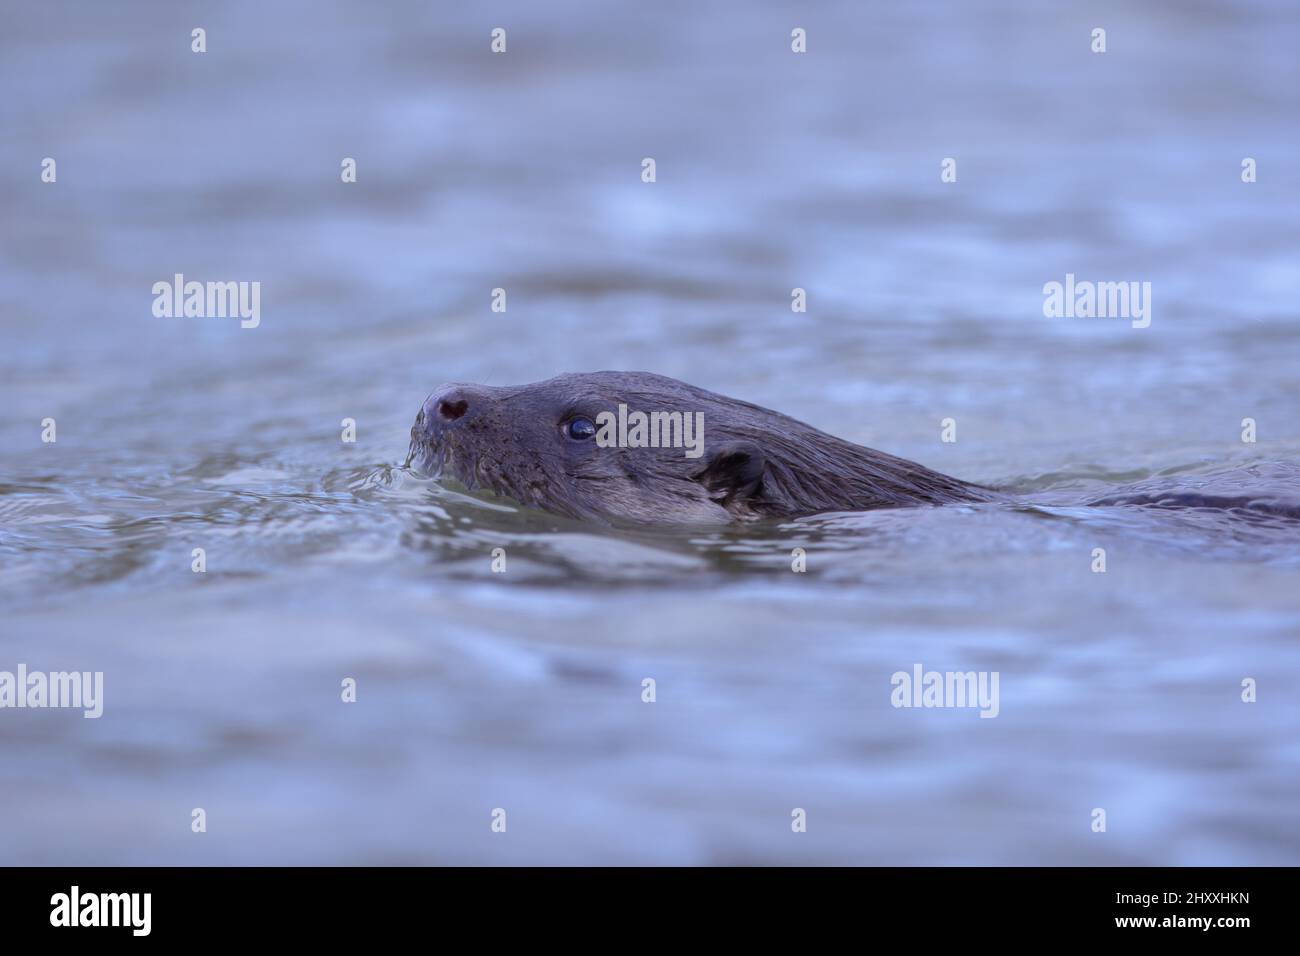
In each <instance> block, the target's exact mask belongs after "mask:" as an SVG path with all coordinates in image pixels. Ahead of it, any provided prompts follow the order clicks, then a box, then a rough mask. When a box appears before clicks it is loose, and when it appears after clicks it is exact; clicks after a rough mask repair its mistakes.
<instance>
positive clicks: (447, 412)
mask: <svg viewBox="0 0 1300 956" xmlns="http://www.w3.org/2000/svg"><path fill="white" fill-rule="evenodd" d="M467 411H469V402H468V401H466V400H465V399H463V398H460V397H458V396H455V395H448V396H443V397H442V398H440V399H438V417H439V418H441V419H442V420H443V421H445V422H454V421H455V420H456V419H458V418H460V417H461V416H462V415H464V414H465V413H466V412H467Z"/></svg>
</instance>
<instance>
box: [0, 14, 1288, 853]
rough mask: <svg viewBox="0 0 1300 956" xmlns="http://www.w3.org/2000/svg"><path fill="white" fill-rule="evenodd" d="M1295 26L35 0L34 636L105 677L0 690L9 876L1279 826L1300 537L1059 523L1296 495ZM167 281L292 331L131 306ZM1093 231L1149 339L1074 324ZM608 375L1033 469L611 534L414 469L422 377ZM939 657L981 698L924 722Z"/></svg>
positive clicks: (21, 360)
mask: <svg viewBox="0 0 1300 956" xmlns="http://www.w3.org/2000/svg"><path fill="white" fill-rule="evenodd" d="M1098 24H1102V25H1104V26H1106V28H1107V29H1108V36H1109V45H1110V50H1109V52H1108V53H1106V54H1105V55H1096V54H1092V53H1090V52H1089V50H1088V42H1087V37H1088V33H1089V31H1090V29H1091V28H1092V27H1093V26H1095V25H1098ZM196 25H202V26H204V27H205V28H206V29H207V31H208V48H209V52H208V53H206V54H203V55H196V54H193V53H191V52H190V51H189V32H190V30H191V29H192V28H193V27H194V26H196ZM498 25H504V26H505V27H507V29H508V31H509V51H508V53H507V54H506V55H505V56H500V57H493V56H492V55H491V54H490V53H489V52H488V32H489V30H490V29H491V28H492V27H493V26H498ZM793 26H803V27H804V28H806V29H807V30H808V35H809V53H808V54H806V55H804V56H796V55H794V54H791V53H790V52H789V46H788V38H789V31H790V29H791V28H792V27H793ZM1298 47H1300V27H1298V26H1297V17H1296V13H1295V10H1294V6H1293V5H1290V4H1286V3H1276V4H1273V3H1245V4H1232V5H1227V4H1200V5H1193V6H1189V5H1187V4H1183V3H1174V2H1167V3H1153V4H1143V5H1141V6H1140V7H1138V8H1135V7H1134V6H1133V5H1131V4H1120V3H1114V4H1101V5H1100V6H1098V5H1095V4H1091V5H1088V7H1087V9H1084V8H1082V7H1077V8H1076V7H1075V6H1074V5H1068V4H1066V5H1058V4H1050V5H1047V4H1038V3H995V4H989V5H981V6H980V8H979V9H978V10H976V9H975V8H971V9H970V10H967V9H966V8H965V7H962V8H961V10H960V11H956V10H955V9H954V8H950V7H946V6H944V7H940V6H939V5H930V4H925V3H921V4H907V5H901V6H894V7H888V6H886V7H880V8H873V9H872V10H871V11H870V13H869V14H868V13H865V12H864V10H863V8H862V7H861V6H860V5H858V4H851V3H847V2H844V3H826V4H820V5H817V6H816V8H815V9H812V10H807V9H803V8H800V9H798V10H796V9H794V8H789V9H787V8H786V7H784V6H783V5H780V4H764V5H754V4H739V3H736V4H720V5H711V6H709V7H708V8H707V9H701V8H700V7H699V6H698V5H690V4H681V5H677V4H659V5H654V6H651V7H637V8H632V7H628V8H626V9H621V10H618V11H615V10H614V9H613V8H609V7H607V6H605V5H598V4H584V3H560V4H547V5H546V7H545V9H542V8H540V7H536V6H535V5H528V4H513V5H511V4H507V5H505V6H500V5H498V7H497V8H495V9H494V10H493V11H491V12H490V13H486V12H482V11H473V10H467V9H461V8H459V7H455V6H453V5H445V4H426V3H415V2H404V3H403V2H398V3H389V4H385V5H383V7H382V8H377V7H371V6H364V5H353V4H319V3H311V4H308V3H305V2H302V3H285V4H275V5H262V4H252V3H245V4H229V5H223V6H221V7H219V8H213V7H207V6H204V7H199V6H187V5H176V4H162V3H143V4H135V5H130V6H128V7H114V8H106V7H103V6H102V5H99V4H93V3H68V4H43V5H36V6H27V7H24V8H22V9H15V10H13V11H11V13H10V16H9V18H8V23H7V26H6V29H5V31H4V32H3V34H2V35H0V90H4V91H5V92H4V93H3V94H0V129H3V133H4V135H3V136H0V209H2V210H3V217H2V225H0V335H2V336H3V343H4V347H3V349H0V383H3V384H2V385H0V388H2V390H3V392H2V394H3V399H4V401H3V405H4V414H3V415H2V416H0V449H3V451H2V452H0V454H2V455H3V462H2V466H0V568H2V574H3V592H2V593H0V669H8V670H12V669H13V668H14V667H15V666H16V665H17V664H18V663H19V662H23V663H26V664H27V665H28V667H29V668H31V669H43V670H59V669H78V670H100V671H103V672H104V675H105V678H104V679H105V698H106V699H105V712H104V716H103V717H102V718H101V719H99V720H83V719H82V718H81V717H80V715H79V714H78V713H75V712H68V711H31V710H23V711H14V710H6V711H2V712H0V754H2V755H3V759H0V860H3V861H5V862H15V863H93V864H111V863H126V864H144V863H160V862H161V863H184V864H197V863H258V864H263V863H265V864H270V863H441V862H447V863H477V862H490V863H506V862H531V863H537V862H542V863H579V862H600V863H629V862H644V863H708V862H753V863H794V862H819V863H869V864H874V863H902V864H938V863H961V864H970V863H998V864H1004V863H1005V864H1011V863H1021V864H1023V863H1034V864H1038V863H1045V864H1063V863H1084V864H1092V863H1110V864H1228V863H1243V864H1295V863H1296V862H1298V861H1300V810H1297V807H1298V806H1300V800H1298V799H1297V798H1300V786H1298V784H1297V771H1298V770H1300V743H1297V741H1300V705H1298V704H1297V701H1296V695H1295V689H1296V687H1297V684H1298V682H1300V643H1298V640H1300V533H1297V530H1296V526H1295V523H1294V522H1288V521H1287V520H1286V519H1283V518H1277V517H1272V518H1270V517H1268V516H1265V515H1260V514H1252V513H1247V512H1240V511H1237V512H1233V511H1225V510H1222V509H1214V510H1196V509H1174V508H1167V509H1159V508H1149V507H1141V506H1137V505H1120V506H1115V507H1109V508H1090V507H1087V506H1086V505H1085V504H1084V502H1086V501H1088V500H1092V499H1095V498H1097V497H1100V496H1104V495H1106V494H1110V493H1113V492H1114V491H1115V490H1116V489H1121V488H1128V487H1131V486H1133V485H1134V484H1138V485H1140V486H1142V487H1156V488H1161V489H1162V488H1188V487H1192V488H1196V487H1205V486H1209V487H1211V488H1213V489H1226V492H1225V493H1230V494H1236V493H1238V492H1240V491H1241V489H1243V488H1246V489H1248V494H1247V497H1248V498H1249V499H1250V500H1251V501H1256V500H1272V501H1292V502H1294V501H1296V500H1297V494H1296V489H1297V480H1296V476H1295V475H1296V473H1295V463H1296V462H1297V460H1298V458H1300V454H1298V453H1300V423H1298V422H1297V417H1296V411H1297V408H1298V407H1300V403H1298V402H1297V386H1296V382H1297V375H1296V372H1297V358H1298V357H1300V324H1298V321H1297V320H1298V318H1300V315H1298V312H1297V302H1300V295H1298V293H1300V271H1298V270H1297V262H1298V261H1300V232H1297V230H1296V222H1297V219H1298V215H1297V214H1298V213H1300V199H1297V197H1298V196H1300V190H1298V188H1297V187H1298V184H1297V180H1296V176H1295V170H1294V166H1295V164H1294V157H1295V156H1296V154H1297V148H1298V147H1300V137H1298V136H1297V128H1296V126H1297V117H1298V116H1300V75H1298V72H1300V69H1298V68H1297V65H1296V60H1295V56H1294V53H1295V50H1296V49H1297V48H1298ZM46 156H50V157H54V158H56V159H57V162H58V182H57V183H55V184H44V183H41V182H40V180H39V166H40V160H41V159H42V158H43V157H46ZM345 156H350V157H354V158H356V159H357V162H358V182H356V183H355V184H350V185H344V184H342V183H341V182H340V181H339V168H340V161H341V159H342V157H345ZM646 156H652V157H654V158H655V159H656V161H657V164H658V181H657V182H656V183H655V184H653V185H647V184H643V183H642V182H641V181H640V170H641V160H642V159H643V158H644V157H646ZM1244 156H1251V157H1254V158H1255V159H1256V160H1257V162H1258V168H1259V179H1258V182H1256V183H1253V184H1250V185H1246V184H1243V183H1242V182H1241V181H1240V176H1239V170H1240V162H1241V159H1242V157H1244ZM944 157H955V158H957V160H958V164H959V166H958V169H959V175H958V181H957V182H956V183H953V184H941V183H940V182H939V175H938V173H939V163H940V160H941V159H943V158H944ZM177 272H182V273H184V274H186V275H187V276H189V277H193V278H198V279H201V280H208V279H212V280H245V281H253V280H256V281H260V282H261V283H262V321H261V324H260V326H259V327H258V328H256V329H241V328H240V327H239V323H238V322H237V321H232V320H224V319H215V318H214V319H197V318H190V319H160V318H155V317H154V316H153V315H152V314H151V308H150V306H151V304H152V299H153V297H152V294H151V291H150V290H151V287H152V284H153V283H154V282H157V281H159V280H164V281H166V280H169V279H170V278H171V276H172V275H173V274H175V273H177ZM1067 272H1073V273H1075V274H1076V275H1078V276H1079V277H1081V278H1090V279H1095V280H1111V281H1121V280H1140V281H1150V282H1151V283H1152V288H1153V319H1152V323H1151V326H1150V327H1149V328H1146V329H1134V328H1132V327H1131V325H1130V324H1129V323H1128V322H1126V321H1122V320H1083V319H1047V318H1044V316H1043V313H1042V286H1043V284H1044V283H1045V282H1049V281H1061V280H1063V278H1064V276H1065V274H1066V273H1067ZM498 287H500V288H505V289H506V290H507V292H508V309H507V311H506V312H505V313H493V312H492V311H491V310H490V308H489V305H490V296H491V290H492V289H494V288H498ZM794 287H800V288H804V289H806V290H807V291H808V302H809V308H808V311H807V313H803V314H799V313H794V312H792V311H791V309H790V304H789V303H790V290H791V289H792V288H794ZM607 368H614V369H618V368H624V369H645V370H650V371H656V372H660V373H663V374H668V375H673V376H676V377H679V378H682V379H685V380H687V381H690V382H692V383H694V384H697V385H700V386H702V387H705V388H709V389H712V390H714V391H719V392H723V393H725V394H731V395H734V396H736V397H738V398H742V399H745V400H749V401H754V402H758V403H760V404H763V405H767V406H769V407H773V408H777V409H779V410H781V411H783V412H786V413H788V414H791V415H794V416H796V417H798V418H801V419H803V420H805V421H808V422H810V423H812V424H815V425H817V426H818V427H820V428H823V429H825V430H827V431H829V432H832V433H834V434H837V435H841V436H843V437H845V438H848V439H851V440H854V441H858V442H861V443H864V444H868V445H871V446H872V447H877V448H880V449H883V450H886V451H889V452H891V453H894V454H898V455H902V456H905V457H908V458H912V459H914V460H917V461H920V462H922V463H924V464H926V465H928V466H930V467H933V468H936V469H939V470H942V471H945V472H947V473H950V474H954V475H957V476H959V477H962V478H965V479H968V480H972V481H977V482H981V483H986V484H992V485H996V486H999V487H1006V488H1011V489H1015V490H1016V491H1017V492H1018V494H1019V496H1020V497H1019V498H1018V499H1017V502H1016V503H1015V504H1010V505H1007V504H991V505H973V506H961V507H947V508H940V509H932V508H926V509H916V510H902V511H880V512H874V513H869V514H857V515H824V516H818V517H814V518H808V519H803V520H800V521H793V522H786V523H772V524H764V525H760V526H756V527H751V528H744V529H703V530H699V531H694V532H692V531H680V530H667V529H661V530H655V529H648V530H645V531H642V532H627V531H610V530H606V529H600V528H595V527H591V526H588V525H583V524H580V523H576V522H571V521H567V520H563V519H557V518H553V517H550V516H546V515H543V514H539V513H536V512H527V511H521V510H519V509H517V508H515V507H513V506H511V505H510V504H509V503H507V502H501V501H494V500H492V499H490V498H488V497H486V496H482V495H466V494H463V493H461V492H460V491H458V490H456V489H454V488H448V487H442V486H439V485H438V484H436V483H433V482H430V481H428V480H426V479H422V478H419V477H418V476H414V475H411V474H410V473H408V472H405V471H404V470H402V469H401V467H400V465H401V462H402V461H403V459H404V458H405V453H406V447H407V432H408V430H409V428H410V425H411V422H412V419H413V418H414V416H415V413H416V411H417V410H418V409H419V407H420V404H421V402H422V401H423V399H424V398H425V396H426V395H427V394H428V393H429V392H430V391H431V390H432V389H433V388H434V387H435V386H436V385H437V384H438V383H440V382H443V381H449V380H450V381H478V382H487V383H489V384H497V385H499V384H507V383H517V382H527V381H535V380H538V379H542V378H547V377H550V376H551V375H554V374H558V373H560V372H565V371H590V370H596V369H607ZM46 417H51V418H54V419H55V420H56V421H57V428H58V432H57V434H58V440H57V442H56V443H54V444H45V443H42V442H41V440H40V434H41V425H40V423H41V421H42V419H44V418H46ZM345 418H351V419H354V420H355V421H356V423H357V441H356V442H355V443H352V444H347V443H344V442H342V441H341V440H340V433H341V431H342V427H341V422H342V420H343V419H345ZM945 418H953V419H955V420H956V422H957V435H958V440H957V441H956V442H955V443H943V442H941V441H940V423H941V421H942V420H943V419H945ZM1245 418H1252V419H1254V420H1255V421H1256V423H1257V429H1258V440H1257V441H1256V442H1255V443H1253V444H1249V443H1243V442H1242V441H1241V431H1242V426H1241V422H1242V420H1243V419H1245ZM497 547H501V548H504V549H506V553H507V555H508V570H507V572H506V573H505V574H493V573H492V572H491V570H490V553H491V551H492V549H494V548H497ZM795 547H802V548H804V549H805V550H806V552H807V555H808V570H807V572H806V573H803V574H796V573H793V572H792V571H791V567H790V562H791V550H792V549H793V548H795ZM195 548H203V549H204V550H205V552H206V556H207V571H206V573H203V574H196V573H194V572H193V571H192V570H191V561H192V558H191V554H192V551H193V549H195ZM1096 548H1104V549H1105V551H1106V556H1107V569H1106V572H1105V573H1104V574H1098V573H1094V572H1093V570H1092V566H1093V563H1094V558H1093V552H1094V549H1096ZM915 663H921V664H923V665H924V666H925V667H927V668H930V669H936V670H961V671H968V670H975V671H997V672H998V673H999V674H1000V687H1001V708H1000V713H999V716H998V717H997V718H996V719H989V720H982V719H979V717H978V716H977V714H976V713H975V712H974V711H971V710H956V709H948V710H906V709H895V708H893V707H891V706H890V702H889V694H890V689H891V688H890V676H891V675H892V674H893V673H894V672H895V671H898V670H910V669H911V667H912V666H913V664H915ZM344 677H353V678H355V679H356V681H357V683H358V700H357V703H355V704H347V705H345V704H343V703H341V702H340V699H339V698H340V682H341V680H342V679H343V678H344ZM645 678H653V679H654V680H655V681H656V688H657V700H656V702H655V703H654V704H646V703H643V702H642V700H641V694H642V681H643V680H644V679H645ZM1245 678H1253V679H1254V680H1255V681H1257V684H1258V688H1259V699H1258V702H1257V703H1254V704H1245V703H1243V702H1242V700H1241V698H1240V694H1241V682H1242V680H1243V679H1245ZM194 807H202V808H204V809H205V810H206V812H207V815H208V832H207V833H205V834H201V835H200V834H194V833H192V832H191V831H190V814H191V810H192V809H193V808H194ZM497 807H502V808H505V809H506V810H507V813H508V820H509V825H508V831H507V834H506V835H504V836H502V835H500V834H493V833H492V832H491V831H490V828H489V823H490V813H491V811H492V809H493V808H497ZM795 807H801V808H804V809H805V810H806V811H807V814H808V820H809V825H808V831H807V833H804V834H798V835H796V834H793V833H792V832H791V830H790V819H791V818H790V814H791V810H792V808H795ZM1094 808H1104V809H1105V810H1106V812H1107V818H1108V827H1107V832H1105V833H1094V832H1092V830H1091V827H1090V824H1091V822H1092V816H1091V813H1092V810H1093V809H1094Z"/></svg>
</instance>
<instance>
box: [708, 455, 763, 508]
mask: <svg viewBox="0 0 1300 956" xmlns="http://www.w3.org/2000/svg"><path fill="white" fill-rule="evenodd" d="M766 468H767V459H766V458H764V457H763V452H762V451H761V450H760V449H759V447H758V446H757V445H755V444H753V443H752V442H747V441H735V442H728V443H727V444H725V445H723V446H721V447H720V448H718V449H717V451H715V452H714V453H713V455H712V457H710V458H709V463H708V464H707V465H705V466H704V470H703V471H700V472H697V473H696V474H695V476H694V477H695V480H696V481H698V482H699V483H700V484H702V485H703V486H704V487H705V489H706V490H707V491H708V493H709V497H710V498H712V499H713V500H714V501H716V502H718V503H719V504H721V505H728V504H730V503H732V502H733V501H740V500H743V499H745V498H749V497H751V496H752V495H753V494H754V493H755V492H757V491H758V486H759V484H760V483H761V482H762V480H763V471H764V470H765V469H766Z"/></svg>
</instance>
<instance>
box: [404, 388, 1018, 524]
mask: <svg viewBox="0 0 1300 956" xmlns="http://www.w3.org/2000/svg"><path fill="white" fill-rule="evenodd" d="M620 406H625V408H623V409H621V410H620ZM626 409H632V410H634V411H635V412H640V413H642V414H644V415H646V416H647V417H651V418H655V419H656V420H657V421H658V422H660V423H664V422H666V421H667V420H668V417H667V416H671V415H673V413H677V421H678V422H681V421H682V420H683V419H685V423H686V425H687V427H688V428H689V426H690V423H691V422H692V421H702V423H703V435H702V438H703V441H702V447H699V448H695V449H694V450H693V451H694V454H693V455H692V454H691V452H692V449H689V448H687V449H685V450H684V449H683V448H682V447H645V446H644V442H643V443H642V445H643V447H626V446H624V447H619V446H613V447H610V446H609V445H608V442H602V441H598V437H600V436H601V432H602V428H603V427H604V426H602V427H601V428H598V427H597V423H598V422H603V423H604V425H611V417H610V416H612V415H614V414H615V413H616V412H620V424H623V419H624V418H625V413H626ZM655 413H665V414H661V415H658V416H656V415H655ZM622 432H623V429H620V433H622ZM610 433H612V427H611V428H610ZM688 434H689V433H688ZM688 441H689V437H688ZM627 444H636V443H635V442H630V443H627ZM412 464H414V466H415V470H416V471H417V472H418V473H421V474H424V475H427V476H429V477H434V478H437V477H443V476H446V477H451V478H454V479H456V480H457V481H459V482H461V483H462V484H463V485H465V486H466V487H468V488H470V489H475V488H486V489H488V490H490V491H493V492H495V493H497V494H500V495H506V496H508V497H510V498H513V499H515V500H516V501H518V502H520V503H521V504H524V505H527V506H531V507H536V508H541V509H543V510H545V511H549V512H552V513H555V514H560V515H565V516H568V517H571V518H578V519H585V520H592V521H598V522H601V523H605V524H620V523H632V524H670V523H676V524H717V523H728V522H748V521H757V520H761V519H764V518H797V517H802V516H805V515H812V514H818V513H820V512H828V511H866V510H871V509H875V508H897V507H902V506H907V505H942V504H949V503H953V502H976V501H990V500H993V499H995V498H996V497H997V493H996V492H994V491H992V490H991V489H988V488H983V487H980V486H979V485H974V484H970V483H968V482H965V481H960V480H959V479H956V478H951V477H949V476H947V475H943V474H940V473H939V472H937V471H931V470H930V469H929V468H926V467H925V466H923V465H919V464H917V463H916V462H912V461H907V460H905V459H902V458H895V457H894V456H892V455H887V454H885V453H884V452H879V451H875V450H874V449H871V448H865V447H863V446H861V445H855V444H854V443H853V442H849V441H845V440H844V439H842V438H836V437H835V436H833V435H829V434H827V433H826V432H823V431H819V430H818V429H816V428H813V427H812V426H811V425H807V424H804V423H803V422H801V421H797V420H796V419H793V418H790V417H789V416H786V415H782V414H780V413H779V412H774V411H772V410H770V409H767V408H763V407H762V406H759V405H752V404H750V403H749V402H742V401H739V400H737V399H734V398H728V397H727V396H725V395H718V394H716V393H714V392H709V391H705V390H704V389H702V388H696V387H695V386H693V385H687V384H686V383H685V382H679V381H677V380H676V379H673V378H668V377H667V376H663V375H655V374H652V373H650V372H592V373H586V374H571V375H560V376H557V377H555V378H552V379H547V380H546V381H544V382H535V383H533V384H531V385H518V386H503V387H494V386H493V387H490V386H486V385H464V384H448V385H443V386H441V387H439V388H438V389H436V390H435V391H434V392H433V393H432V394H431V395H430V396H429V397H428V398H427V399H426V400H425V402H424V405H423V407H422V408H421V409H420V411H419V413H418V414H417V415H416V417H415V425H414V426H413V427H412V429H411V446H410V453H409V454H408V456H407V460H406V465H407V467H411V466H412Z"/></svg>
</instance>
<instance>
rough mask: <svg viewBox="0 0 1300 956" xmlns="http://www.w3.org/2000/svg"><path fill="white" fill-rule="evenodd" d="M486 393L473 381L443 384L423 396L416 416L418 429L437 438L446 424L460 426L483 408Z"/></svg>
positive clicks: (425, 435)
mask: <svg viewBox="0 0 1300 956" xmlns="http://www.w3.org/2000/svg"><path fill="white" fill-rule="evenodd" d="M487 400H488V399H487V394H486V393H485V392H483V391H481V390H479V389H477V388H475V387H474V386H472V385H442V386H440V387H438V388H437V389H435V390H434V392H433V394H432V395H430V396H429V397H428V398H427V399H425V400H424V407H423V408H421V409H420V413H419V414H418V415H416V417H415V427H416V431H417V433H418V434H419V436H420V437H421V438H423V439H424V440H425V441H430V442H432V441H436V440H437V438H438V436H439V435H440V434H441V433H442V432H443V430H444V429H447V428H457V427H459V426H461V425H463V424H464V423H465V422H467V421H469V420H470V419H472V418H473V417H474V415H475V414H476V413H478V412H480V411H482V410H483V406H484V405H486V404H487Z"/></svg>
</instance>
